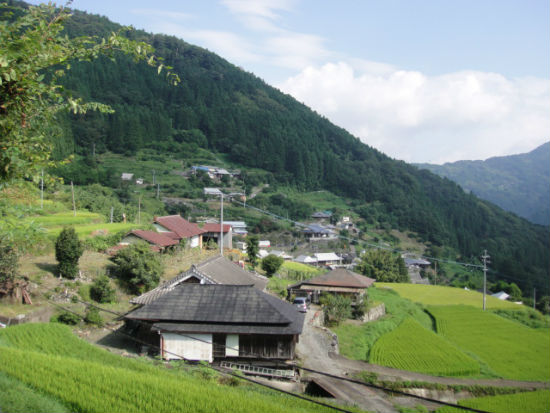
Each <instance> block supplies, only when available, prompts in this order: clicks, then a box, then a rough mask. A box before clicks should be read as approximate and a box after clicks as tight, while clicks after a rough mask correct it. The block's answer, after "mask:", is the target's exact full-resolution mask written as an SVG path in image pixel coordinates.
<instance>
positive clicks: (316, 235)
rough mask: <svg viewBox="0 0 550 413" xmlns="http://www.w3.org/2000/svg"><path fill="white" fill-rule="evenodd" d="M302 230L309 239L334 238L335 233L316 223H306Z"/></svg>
mask: <svg viewBox="0 0 550 413" xmlns="http://www.w3.org/2000/svg"><path fill="white" fill-rule="evenodd" d="M302 232H303V234H304V236H305V237H306V238H307V239H309V240H310V241H315V240H321V239H332V238H336V233H335V232H334V231H332V230H331V229H328V228H326V227H324V226H322V225H317V224H310V225H308V226H307V227H306V228H304V229H303V230H302Z"/></svg>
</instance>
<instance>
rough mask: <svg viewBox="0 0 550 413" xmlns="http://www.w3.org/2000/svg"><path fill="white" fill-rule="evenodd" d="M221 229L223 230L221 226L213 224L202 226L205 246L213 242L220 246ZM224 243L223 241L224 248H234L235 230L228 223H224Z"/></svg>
mask: <svg viewBox="0 0 550 413" xmlns="http://www.w3.org/2000/svg"><path fill="white" fill-rule="evenodd" d="M221 229H222V228H221V225H220V224H212V223H206V224H204V225H203V226H202V230H203V231H204V232H203V234H202V242H203V244H207V243H208V241H210V240H213V241H214V242H216V244H218V246H219V245H220V243H219V238H220V232H221ZM222 241H223V246H224V248H233V228H232V227H231V225H228V224H227V223H226V222H224V223H223V239H222Z"/></svg>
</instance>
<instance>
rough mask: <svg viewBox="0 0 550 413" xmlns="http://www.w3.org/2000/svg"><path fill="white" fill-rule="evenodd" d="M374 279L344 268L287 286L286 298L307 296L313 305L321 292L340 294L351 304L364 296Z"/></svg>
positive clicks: (317, 300)
mask: <svg viewBox="0 0 550 413" xmlns="http://www.w3.org/2000/svg"><path fill="white" fill-rule="evenodd" d="M374 281H375V280H374V279H372V278H369V277H365V276H364V275H361V274H357V273H355V272H353V271H349V270H346V269H344V268H338V269H335V270H332V271H329V272H327V273H325V274H321V275H319V276H317V277H314V278H310V279H309V280H304V281H300V282H299V283H296V284H292V285H290V286H288V288H287V293H288V297H291V296H292V295H295V296H309V297H310V298H311V301H312V302H314V303H318V302H319V298H320V296H321V294H322V293H323V292H325V293H330V294H340V295H344V296H346V297H349V298H351V300H352V303H357V302H358V301H360V300H361V299H362V298H363V296H364V295H365V294H366V291H367V288H369V287H370V286H371V285H372V284H373V283H374Z"/></svg>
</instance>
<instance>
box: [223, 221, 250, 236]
mask: <svg viewBox="0 0 550 413" xmlns="http://www.w3.org/2000/svg"><path fill="white" fill-rule="evenodd" d="M223 223H224V224H227V225H231V228H233V235H240V236H243V237H246V236H247V235H248V230H247V229H246V222H244V221H223Z"/></svg>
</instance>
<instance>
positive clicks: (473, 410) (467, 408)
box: [78, 300, 488, 413]
mask: <svg viewBox="0 0 550 413" xmlns="http://www.w3.org/2000/svg"><path fill="white" fill-rule="evenodd" d="M78 301H79V302H81V303H83V304H85V305H88V306H92V307H95V308H97V309H98V310H100V311H105V312H108V313H110V314H114V315H118V316H119V317H124V316H125V315H124V314H119V313H116V312H114V311H111V310H107V309H104V308H102V307H99V306H97V305H95V304H92V303H89V302H85V301H82V300H78ZM132 321H135V322H138V323H141V324H146V323H145V322H144V321H142V320H132ZM110 330H111V331H114V332H115V333H116V332H118V330H114V329H110ZM120 333H121V334H123V335H125V336H127V337H129V338H131V339H132V340H134V337H133V336H131V335H129V334H125V333H122V332H120ZM177 334H178V335H180V336H182V337H186V338H190V339H192V340H195V341H199V342H203V343H206V344H212V342H210V341H207V340H203V339H200V338H198V337H195V336H191V335H188V334H183V333H177ZM135 341H138V342H140V343H141V344H145V345H149V346H151V344H150V343H147V342H143V341H141V340H138V339H135ZM217 345H219V346H221V347H224V348H225V349H229V350H234V351H237V352H240V349H239V348H237V347H232V346H228V345H226V344H217ZM152 346H153V347H155V348H157V349H158V350H160V351H163V352H164V353H168V354H171V355H175V356H176V357H178V358H181V359H183V360H184V361H189V360H187V359H185V358H184V357H182V356H180V355H177V354H175V353H172V352H170V351H166V350H164V349H161V348H160V346H157V345H152ZM246 355H247V356H249V357H260V355H259V354H256V353H246ZM287 365H288V364H287ZM292 366H293V367H295V368H298V369H301V370H305V371H308V372H311V373H315V374H319V375H323V376H326V377H330V378H333V379H337V380H341V381H347V382H350V383H355V384H359V385H362V386H365V387H371V388H374V389H377V390H382V391H386V392H391V393H395V394H400V395H403V396H408V397H413V398H416V399H419V400H424V401H428V402H431V403H438V404H441V405H444V406H450V407H456V408H460V409H464V410H468V411H472V412H478V413H488V412H486V411H484V410H479V409H475V408H470V407H466V406H460V405H458V404H453V403H448V402H443V401H441V400H436V399H431V398H427V397H422V396H418V395H415V394H410V393H406V392H404V391H401V390H394V389H389V388H386V387H382V386H378V385H375V384H370V383H365V382H363V381H360V380H354V379H350V378H348V377H341V376H337V375H334V374H331V373H327V372H323V371H319V370H314V369H309V368H307V367H303V366H296V365H292ZM210 367H212V366H210ZM212 368H213V369H214V370H216V371H220V370H219V369H216V368H214V367H212ZM238 377H239V378H243V377H242V376H238ZM245 380H249V381H251V382H253V383H257V384H260V385H264V384H263V383H259V382H256V381H254V380H252V379H249V378H245ZM265 386H266V387H269V388H272V387H271V386H268V385H265ZM275 390H277V391H283V390H280V389H275ZM283 392H284V391H283ZM285 393H286V392H285ZM290 394H291V395H295V394H294V393H290ZM295 396H297V395H295ZM299 397H300V398H302V397H303V396H299ZM305 400H311V399H308V398H305ZM314 402H315V401H314ZM340 411H346V412H347V410H340Z"/></svg>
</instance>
